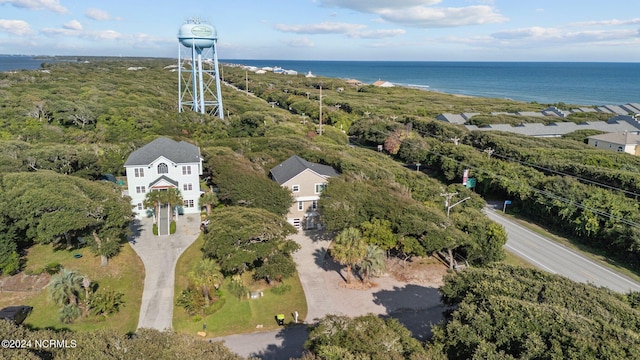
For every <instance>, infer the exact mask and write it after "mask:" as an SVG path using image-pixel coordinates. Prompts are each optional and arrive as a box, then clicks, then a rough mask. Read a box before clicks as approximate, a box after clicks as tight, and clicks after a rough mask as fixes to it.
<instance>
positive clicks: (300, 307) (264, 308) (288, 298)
mask: <svg viewBox="0 0 640 360" xmlns="http://www.w3.org/2000/svg"><path fill="white" fill-rule="evenodd" d="M202 244H203V240H202V237H200V238H198V240H196V242H194V243H193V245H191V246H190V247H189V248H188V249H187V250H185V252H184V253H183V254H182V256H181V257H180V259H178V264H177V266H176V287H175V293H176V296H177V295H178V294H180V293H181V292H182V290H184V289H185V288H186V286H187V283H188V282H187V278H186V273H187V272H188V271H189V269H190V268H191V267H192V266H193V263H194V262H196V261H198V260H199V259H201V258H202V252H201V251H200V248H201V247H202ZM243 280H244V284H245V286H247V287H248V288H249V289H250V290H251V291H262V292H263V294H264V296H262V297H260V298H258V299H254V300H248V299H243V300H239V299H238V298H236V297H234V296H233V295H231V294H230V293H229V292H228V291H227V290H226V288H227V284H228V280H227V279H225V281H224V283H223V284H222V286H221V289H222V292H223V296H224V298H225V303H224V306H223V307H222V308H221V309H220V310H218V311H217V312H216V313H214V314H211V315H208V316H207V317H205V318H202V319H199V318H198V317H196V321H194V319H193V317H191V316H189V315H188V314H187V313H186V311H184V309H182V308H181V307H178V306H174V312H173V328H174V330H176V331H178V332H184V333H188V334H193V335H195V334H196V333H197V332H198V331H202V328H203V324H205V323H206V324H207V336H208V337H218V336H224V335H230V334H240V333H249V332H254V331H264V330H271V329H276V328H277V327H278V325H277V324H276V321H275V315H276V314H279V313H282V314H285V315H286V322H287V323H290V322H293V316H292V315H291V314H292V313H293V312H294V311H298V314H299V319H304V318H305V317H306V315H307V303H306V299H305V297H304V291H303V289H302V284H301V283H300V280H299V278H298V275H297V274H295V275H294V276H292V277H291V278H289V279H286V280H285V281H284V284H287V285H290V286H291V291H289V292H286V293H285V294H283V295H276V294H274V293H272V292H271V291H270V287H269V286H268V285H267V284H265V283H264V282H263V281H258V282H255V281H253V279H252V278H251V274H249V273H246V274H244V275H243ZM260 325H262V326H261V327H260Z"/></svg>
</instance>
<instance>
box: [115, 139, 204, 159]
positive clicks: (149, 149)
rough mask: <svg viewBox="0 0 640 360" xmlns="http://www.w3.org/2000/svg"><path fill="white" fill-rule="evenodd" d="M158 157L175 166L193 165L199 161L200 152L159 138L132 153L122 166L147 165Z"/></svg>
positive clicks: (186, 143) (190, 146) (189, 146)
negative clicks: (167, 160) (171, 162)
mask: <svg viewBox="0 0 640 360" xmlns="http://www.w3.org/2000/svg"><path fill="white" fill-rule="evenodd" d="M160 156H164V157H165V158H167V159H169V160H171V161H173V162H174V163H176V164H182V163H194V162H199V161H200V150H199V149H198V147H197V146H195V145H193V144H189V143H188V142H184V141H180V142H177V141H174V140H171V139H169V138H165V137H161V138H157V139H155V140H153V141H152V142H150V143H148V144H147V145H145V146H143V147H141V148H139V149H137V150H136V151H134V152H132V153H131V155H129V157H128V158H127V161H126V162H125V163H124V166H129V165H149V164H151V163H152V162H153V161H154V160H156V159H157V158H159V157H160Z"/></svg>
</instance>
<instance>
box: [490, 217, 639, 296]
mask: <svg viewBox="0 0 640 360" xmlns="http://www.w3.org/2000/svg"><path fill="white" fill-rule="evenodd" d="M490 211H491V212H492V215H494V216H496V217H499V218H501V219H502V220H503V221H506V222H509V223H511V224H512V225H514V226H517V227H519V228H520V229H521V230H523V231H525V232H527V233H528V234H530V235H532V236H535V237H536V238H538V239H540V240H543V241H545V242H546V243H548V244H550V245H552V246H555V247H556V248H558V249H560V250H562V251H564V252H566V253H568V254H570V255H572V256H574V257H576V258H578V259H581V260H583V261H587V262H588V263H590V264H593V265H594V266H596V267H598V268H599V269H600V270H603V271H604V272H607V273H609V274H611V275H613V276H614V277H616V278H618V279H620V280H624V281H625V282H626V283H628V284H631V285H633V287H634V288H636V289H640V286H639V285H638V283H636V282H635V281H632V280H630V279H628V278H626V277H624V276H622V275H619V274H617V273H615V272H614V271H613V270H611V269H608V268H606V267H604V266H602V265H600V264H598V263H596V262H594V261H592V260H590V259H588V258H586V257H584V256H582V255H580V254H577V253H575V252H574V251H572V250H570V249H568V248H566V247H564V246H561V245H558V244H556V243H555V242H553V241H551V240H548V239H546V238H544V237H543V236H540V235H538V234H536V233H534V232H533V231H531V230H529V229H527V228H525V227H522V226H521V225H519V224H517V223H515V222H513V221H511V220H510V219H507V218H504V217H502V216H500V215H497V214H495V211H494V210H490Z"/></svg>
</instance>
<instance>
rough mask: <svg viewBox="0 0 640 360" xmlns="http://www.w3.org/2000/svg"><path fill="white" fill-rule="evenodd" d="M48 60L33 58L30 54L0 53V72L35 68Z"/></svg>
mask: <svg viewBox="0 0 640 360" xmlns="http://www.w3.org/2000/svg"><path fill="white" fill-rule="evenodd" d="M46 61H48V60H43V59H34V58H32V57H31V56H21V55H16V56H9V55H0V72H5V71H15V70H37V69H40V65H41V64H42V63H43V62H46Z"/></svg>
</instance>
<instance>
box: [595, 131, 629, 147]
mask: <svg viewBox="0 0 640 360" xmlns="http://www.w3.org/2000/svg"><path fill="white" fill-rule="evenodd" d="M587 139H593V140H600V141H605V142H608V143H612V144H616V145H638V144H640V135H636V134H632V133H628V132H622V133H619V132H618V133H608V134H600V135H593V136H589V137H587Z"/></svg>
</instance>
